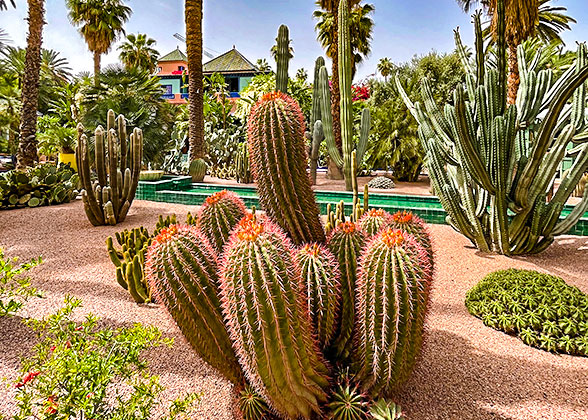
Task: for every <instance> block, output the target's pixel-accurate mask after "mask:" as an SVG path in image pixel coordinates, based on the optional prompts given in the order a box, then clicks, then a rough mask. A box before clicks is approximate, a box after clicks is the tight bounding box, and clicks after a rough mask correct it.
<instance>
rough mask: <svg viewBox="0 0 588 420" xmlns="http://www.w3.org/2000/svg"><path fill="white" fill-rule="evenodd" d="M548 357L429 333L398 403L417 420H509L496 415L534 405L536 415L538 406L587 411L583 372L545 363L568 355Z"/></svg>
mask: <svg viewBox="0 0 588 420" xmlns="http://www.w3.org/2000/svg"><path fill="white" fill-rule="evenodd" d="M505 338H506V337H505ZM533 351H538V352H541V350H535V349H533ZM547 356H549V357H548V358H547V359H545V360H546V361H545V363H542V362H540V361H529V360H526V359H525V358H523V357H521V358H516V357H512V356H510V355H509V354H501V355H500V354H496V353H491V352H488V351H486V350H485V349H484V348H476V347H473V346H472V345H471V343H470V341H468V340H466V339H464V338H463V337H462V336H459V335H457V334H454V333H451V332H448V331H443V330H438V329H430V330H429V331H428V334H427V338H426V346H425V349H424V351H423V354H422V357H421V359H420V360H419V362H418V363H417V367H416V369H415V372H414V373H413V375H412V376H411V379H410V380H409V382H408V383H407V384H406V385H405V386H404V387H403V389H402V390H401V392H399V394H398V398H397V399H398V402H399V403H400V404H401V405H402V407H403V408H404V409H405V410H406V412H407V415H408V418H414V419H419V420H437V419H459V420H474V419H475V420H478V419H504V420H507V419H510V418H511V417H505V416H503V415H502V414H499V412H500V411H503V410H505V409H507V408H508V411H509V412H511V413H513V412H516V411H517V408H521V407H524V408H521V409H522V410H525V411H526V414H527V415H526V416H523V417H524V418H529V417H528V414H529V412H528V411H527V408H529V407H530V408H531V410H533V409H534V408H535V407H536V410H537V415H539V413H540V412H541V409H540V407H541V406H555V407H554V409H555V410H557V408H559V407H565V408H566V409H570V410H575V411H578V412H580V411H581V410H585V409H586V406H587V404H588V395H587V392H586V385H585V383H586V371H585V368H584V369H581V368H578V369H574V368H562V367H557V366H554V365H553V364H552V363H549V360H548V359H550V358H552V357H554V358H555V357H571V356H557V355H547ZM494 406H496V409H493V407H494ZM515 418H517V417H515ZM537 418H539V417H537ZM575 418H576V417H575ZM577 418H581V416H580V417H577Z"/></svg>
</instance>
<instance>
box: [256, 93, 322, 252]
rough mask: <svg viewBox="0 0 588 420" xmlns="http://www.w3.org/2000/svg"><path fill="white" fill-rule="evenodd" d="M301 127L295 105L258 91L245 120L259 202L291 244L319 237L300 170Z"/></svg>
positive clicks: (313, 205) (301, 117)
mask: <svg viewBox="0 0 588 420" xmlns="http://www.w3.org/2000/svg"><path fill="white" fill-rule="evenodd" d="M304 129H305V122H304V115H303V114H302V111H301V110H300V107H299V106H298V104H297V103H296V101H294V100H293V99H292V98H290V97H289V96H287V95H285V94H283V93H280V92H275V93H269V94H266V95H264V96H263V98H262V99H261V100H260V101H259V102H258V103H257V104H256V105H255V106H254V107H253V109H252V111H251V114H250V115H249V119H248V137H249V155H250V159H251V166H252V168H251V169H252V173H253V177H254V178H255V181H256V182H257V191H258V193H259V201H260V202H261V205H262V207H263V209H264V210H265V211H266V213H267V214H268V216H269V217H270V218H271V219H272V220H274V221H275V222H276V223H278V224H279V225H280V226H281V227H282V228H283V229H284V230H285V231H286V232H287V233H288V234H289V235H290V237H291V238H292V240H293V241H294V242H295V243H296V244H301V243H305V242H324V240H325V233H324V230H323V227H322V224H321V220H320V214H319V209H318V206H317V203H316V201H315V198H314V194H313V192H312V189H311V186H310V179H309V177H308V174H307V172H306V162H307V155H306V145H305V139H304Z"/></svg>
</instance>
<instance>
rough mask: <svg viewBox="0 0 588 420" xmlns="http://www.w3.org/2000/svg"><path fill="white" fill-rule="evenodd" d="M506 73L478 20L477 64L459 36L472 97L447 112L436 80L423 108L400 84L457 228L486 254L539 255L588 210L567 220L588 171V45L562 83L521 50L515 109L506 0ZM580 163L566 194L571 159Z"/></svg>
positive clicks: (585, 204)
mask: <svg viewBox="0 0 588 420" xmlns="http://www.w3.org/2000/svg"><path fill="white" fill-rule="evenodd" d="M496 13H497V16H496V19H497V22H498V23H499V25H498V28H499V31H498V32H499V36H498V42H497V56H498V60H499V64H498V66H497V69H495V68H493V67H492V66H491V65H489V64H487V63H486V62H485V58H484V45H483V44H484V42H483V39H482V29H481V17H480V15H479V14H476V15H474V22H475V27H476V49H475V57H476V66H475V68H474V67H473V66H472V64H471V63H470V57H469V56H470V55H469V54H468V52H467V50H466V49H465V47H464V46H463V44H462V42H461V38H460V35H459V32H458V31H456V32H455V39H456V44H457V50H458V52H459V54H460V55H461V59H462V62H463V65H464V68H465V69H466V84H465V90H464V87H463V86H458V87H457V89H456V90H455V92H454V95H453V101H452V102H453V103H452V104H447V105H445V107H444V108H440V107H439V106H438V105H437V104H436V102H435V100H434V97H433V94H432V90H431V88H430V86H429V82H428V81H427V79H424V80H423V83H422V89H421V96H422V98H423V104H420V103H413V102H412V101H411V100H410V98H409V97H408V96H407V95H406V94H405V93H404V91H403V89H402V85H401V82H400V80H399V79H398V78H397V79H396V81H397V86H398V89H399V92H400V93H401V95H402V96H403V99H404V102H405V103H406V105H407V107H408V108H409V110H410V111H411V113H412V115H413V116H414V117H415V119H416V120H417V121H418V123H419V137H420V139H421V143H422V145H423V148H424V150H425V153H426V159H425V162H426V164H427V167H428V169H429V174H430V177H431V181H432V183H433V186H434V190H435V193H436V194H437V195H438V196H439V199H440V201H441V204H442V205H443V208H444V209H445V211H446V212H447V214H448V217H447V222H448V223H449V224H450V225H451V226H453V227H454V228H455V229H456V230H458V231H459V232H461V233H462V234H463V235H465V236H466V237H467V238H468V239H470V240H471V242H472V243H473V244H474V245H475V246H476V247H477V248H478V249H479V250H481V251H482V252H497V253H500V254H505V255H521V254H531V253H538V252H541V251H543V250H545V249H546V248H547V247H548V246H549V245H550V244H552V243H553V241H554V238H555V237H556V236H557V235H561V234H564V233H566V232H568V231H569V229H570V228H572V227H573V226H574V224H575V223H577V221H578V220H579V219H580V218H581V217H582V216H583V215H584V213H585V212H586V211H587V210H588V194H587V193H584V196H583V198H582V200H581V202H580V203H578V204H576V206H575V208H574V210H573V211H572V212H571V213H569V214H568V215H567V216H565V217H563V216H562V210H563V207H564V205H565V203H566V202H567V201H568V199H569V197H570V195H571V194H572V193H573V191H574V189H575V186H576V185H577V184H578V182H579V181H580V179H581V177H582V176H583V174H584V172H585V171H586V170H587V169H588V135H587V134H586V129H587V128H588V120H587V118H586V100H585V98H586V96H585V95H586V80H587V79H588V64H587V60H586V55H587V48H586V45H585V44H579V45H578V51H577V58H576V63H575V65H573V66H571V67H570V68H569V70H568V71H566V72H565V73H564V74H563V75H562V76H561V77H560V78H558V79H557V81H555V77H554V76H553V72H552V70H551V69H546V70H538V65H539V61H540V54H541V52H538V53H537V55H536V56H535V58H534V59H533V60H532V61H530V62H529V61H528V60H527V58H526V57H525V54H524V51H523V47H522V46H519V50H518V62H519V72H520V77H521V84H520V88H519V91H518V97H517V100H516V104H513V105H507V103H506V93H505V92H506V75H505V72H506V65H504V66H502V65H501V63H503V64H504V63H505V61H504V57H505V54H506V44H505V40H504V32H503V31H504V26H505V25H504V20H505V16H504V0H499V1H498V7H497V8H496ZM566 156H568V157H571V158H572V159H573V164H572V167H571V168H570V169H569V171H567V172H566V174H565V176H563V177H562V178H561V180H560V183H559V186H557V188H556V184H555V178H556V173H557V172H558V171H559V170H560V168H561V163H562V160H563V159H564V157H566Z"/></svg>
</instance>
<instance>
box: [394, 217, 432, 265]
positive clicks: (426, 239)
mask: <svg viewBox="0 0 588 420" xmlns="http://www.w3.org/2000/svg"><path fill="white" fill-rule="evenodd" d="M388 225H389V226H390V227H392V228H394V229H398V230H400V231H401V232H403V233H407V234H410V235H412V236H414V238H415V239H416V240H417V241H418V242H419V243H420V244H421V245H422V246H423V248H424V249H425V251H426V252H427V256H428V257H429V265H430V266H431V268H432V267H433V264H434V258H433V245H432V243H431V235H430V234H429V229H428V228H427V225H425V222H424V220H423V219H421V218H420V217H418V216H417V215H415V214H413V213H411V212H409V211H399V212H397V213H394V214H393V215H392V218H391V219H389V222H388Z"/></svg>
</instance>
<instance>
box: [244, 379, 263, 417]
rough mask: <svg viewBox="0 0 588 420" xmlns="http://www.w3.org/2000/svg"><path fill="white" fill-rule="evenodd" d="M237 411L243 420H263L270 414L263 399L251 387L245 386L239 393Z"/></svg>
mask: <svg viewBox="0 0 588 420" xmlns="http://www.w3.org/2000/svg"><path fill="white" fill-rule="evenodd" d="M239 410H240V411H241V414H242V415H243V420H263V419H264V418H265V417H266V415H267V414H268V413H269V412H270V409H269V407H268V405H267V403H266V402H265V400H264V399H263V397H262V396H261V395H259V394H258V393H257V392H256V391H255V390H254V389H253V388H252V387H251V385H245V387H244V388H243V390H242V391H241V392H240V393H239Z"/></svg>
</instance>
